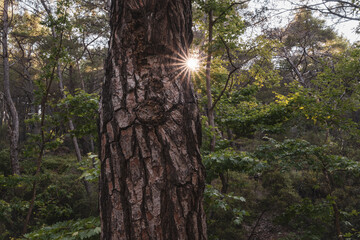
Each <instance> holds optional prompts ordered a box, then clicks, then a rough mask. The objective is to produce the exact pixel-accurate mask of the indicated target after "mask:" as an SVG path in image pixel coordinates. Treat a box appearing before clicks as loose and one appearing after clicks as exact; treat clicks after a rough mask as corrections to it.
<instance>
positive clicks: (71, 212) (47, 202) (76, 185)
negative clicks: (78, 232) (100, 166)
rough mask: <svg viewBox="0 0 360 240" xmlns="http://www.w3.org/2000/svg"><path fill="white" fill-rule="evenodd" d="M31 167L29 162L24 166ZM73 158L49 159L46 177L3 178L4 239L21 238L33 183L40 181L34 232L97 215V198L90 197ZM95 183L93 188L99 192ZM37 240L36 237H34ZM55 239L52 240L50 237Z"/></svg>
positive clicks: (0, 177) (0, 184) (0, 205)
mask: <svg viewBox="0 0 360 240" xmlns="http://www.w3.org/2000/svg"><path fill="white" fill-rule="evenodd" d="M27 164H29V165H30V166H31V165H32V164H31V160H27V161H26V162H25V163H23V164H22V166H26V165H27ZM77 168H78V164H77V162H76V159H75V158H74V157H73V156H66V155H65V156H64V155H63V156H47V157H45V158H44V162H43V168H42V169H43V170H42V174H41V175H39V176H38V177H35V176H33V175H32V170H30V169H29V170H28V171H29V172H30V173H29V174H26V173H23V174H22V175H21V176H4V175H0V195H1V196H2V198H1V203H0V208H1V211H0V229H1V230H3V231H1V234H2V235H0V239H7V238H9V237H17V236H19V234H20V231H21V230H22V227H21V226H23V222H24V219H25V217H26V214H27V211H28V208H29V205H30V204H29V199H30V198H31V193H32V187H33V182H34V180H36V181H37V182H38V185H37V192H38V194H37V198H36V200H35V204H34V210H33V217H32V220H31V222H30V229H31V230H35V229H38V228H39V227H40V226H42V225H44V224H45V225H51V224H54V223H56V222H59V221H65V220H69V219H75V218H86V217H89V216H92V215H96V214H97V206H96V203H97V196H88V195H87V194H86V192H85V189H84V186H83V184H82V183H81V181H79V178H80V175H81V173H80V172H79V171H78V170H77ZM96 184H97V183H94V186H93V188H94V189H96V188H97V187H96ZM34 239H36V238H34ZM47 239H52V238H47Z"/></svg>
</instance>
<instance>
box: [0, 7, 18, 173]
mask: <svg viewBox="0 0 360 240" xmlns="http://www.w3.org/2000/svg"><path fill="white" fill-rule="evenodd" d="M8 9H9V0H4V10H3V34H2V45H3V67H4V95H5V100H6V104H7V107H8V109H9V112H10V120H9V137H10V161H11V169H12V173H13V174H20V165H19V149H18V144H19V116H18V113H17V111H16V107H15V104H14V101H13V100H12V98H11V93H10V66H9V53H8V32H9V16H8Z"/></svg>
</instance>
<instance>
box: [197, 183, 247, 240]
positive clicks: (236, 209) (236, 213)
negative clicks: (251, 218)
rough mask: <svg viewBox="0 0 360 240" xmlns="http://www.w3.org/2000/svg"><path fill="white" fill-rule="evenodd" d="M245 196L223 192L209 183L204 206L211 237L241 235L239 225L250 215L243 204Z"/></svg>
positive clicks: (222, 237)
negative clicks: (243, 207)
mask: <svg viewBox="0 0 360 240" xmlns="http://www.w3.org/2000/svg"><path fill="white" fill-rule="evenodd" d="M244 202H246V200H245V198H244V197H240V196H236V195H234V194H233V193H230V194H222V193H220V192H219V191H218V190H217V189H216V188H214V187H213V186H211V185H207V186H206V189H205V194H204V207H205V209H206V214H207V222H208V234H209V239H234V238H236V237H239V236H240V234H241V231H239V226H240V225H241V223H242V222H243V220H244V217H245V216H248V215H249V214H248V212H246V211H245V210H244V209H242V207H241V205H242V204H244Z"/></svg>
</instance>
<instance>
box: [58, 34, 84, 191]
mask: <svg viewBox="0 0 360 240" xmlns="http://www.w3.org/2000/svg"><path fill="white" fill-rule="evenodd" d="M55 37H56V35H55ZM57 75H58V77H59V88H60V92H61V96H62V98H66V95H65V88H64V81H63V76H62V72H61V67H60V63H58V65H57ZM69 129H70V130H71V131H74V130H75V126H74V123H73V121H72V120H71V119H70V120H69ZM72 140H73V144H74V149H75V154H76V159H77V160H78V162H81V161H82V156H81V151H80V147H79V142H78V139H77V137H76V136H75V135H74V136H73V137H72ZM82 182H83V184H84V187H85V190H86V193H87V195H88V196H90V194H91V191H90V185H89V183H88V182H87V181H86V180H82Z"/></svg>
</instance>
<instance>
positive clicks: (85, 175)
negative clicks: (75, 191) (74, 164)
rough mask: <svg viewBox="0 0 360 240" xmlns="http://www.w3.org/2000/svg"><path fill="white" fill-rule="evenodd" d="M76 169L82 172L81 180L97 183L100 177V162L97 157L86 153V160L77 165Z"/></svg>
mask: <svg viewBox="0 0 360 240" xmlns="http://www.w3.org/2000/svg"><path fill="white" fill-rule="evenodd" d="M78 169H79V170H80V171H82V174H81V176H80V178H81V179H84V180H86V181H89V182H97V181H98V180H99V177H100V160H99V158H98V156H97V155H94V154H92V153H88V156H87V158H86V159H83V160H82V161H81V162H80V163H79V168H78Z"/></svg>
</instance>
